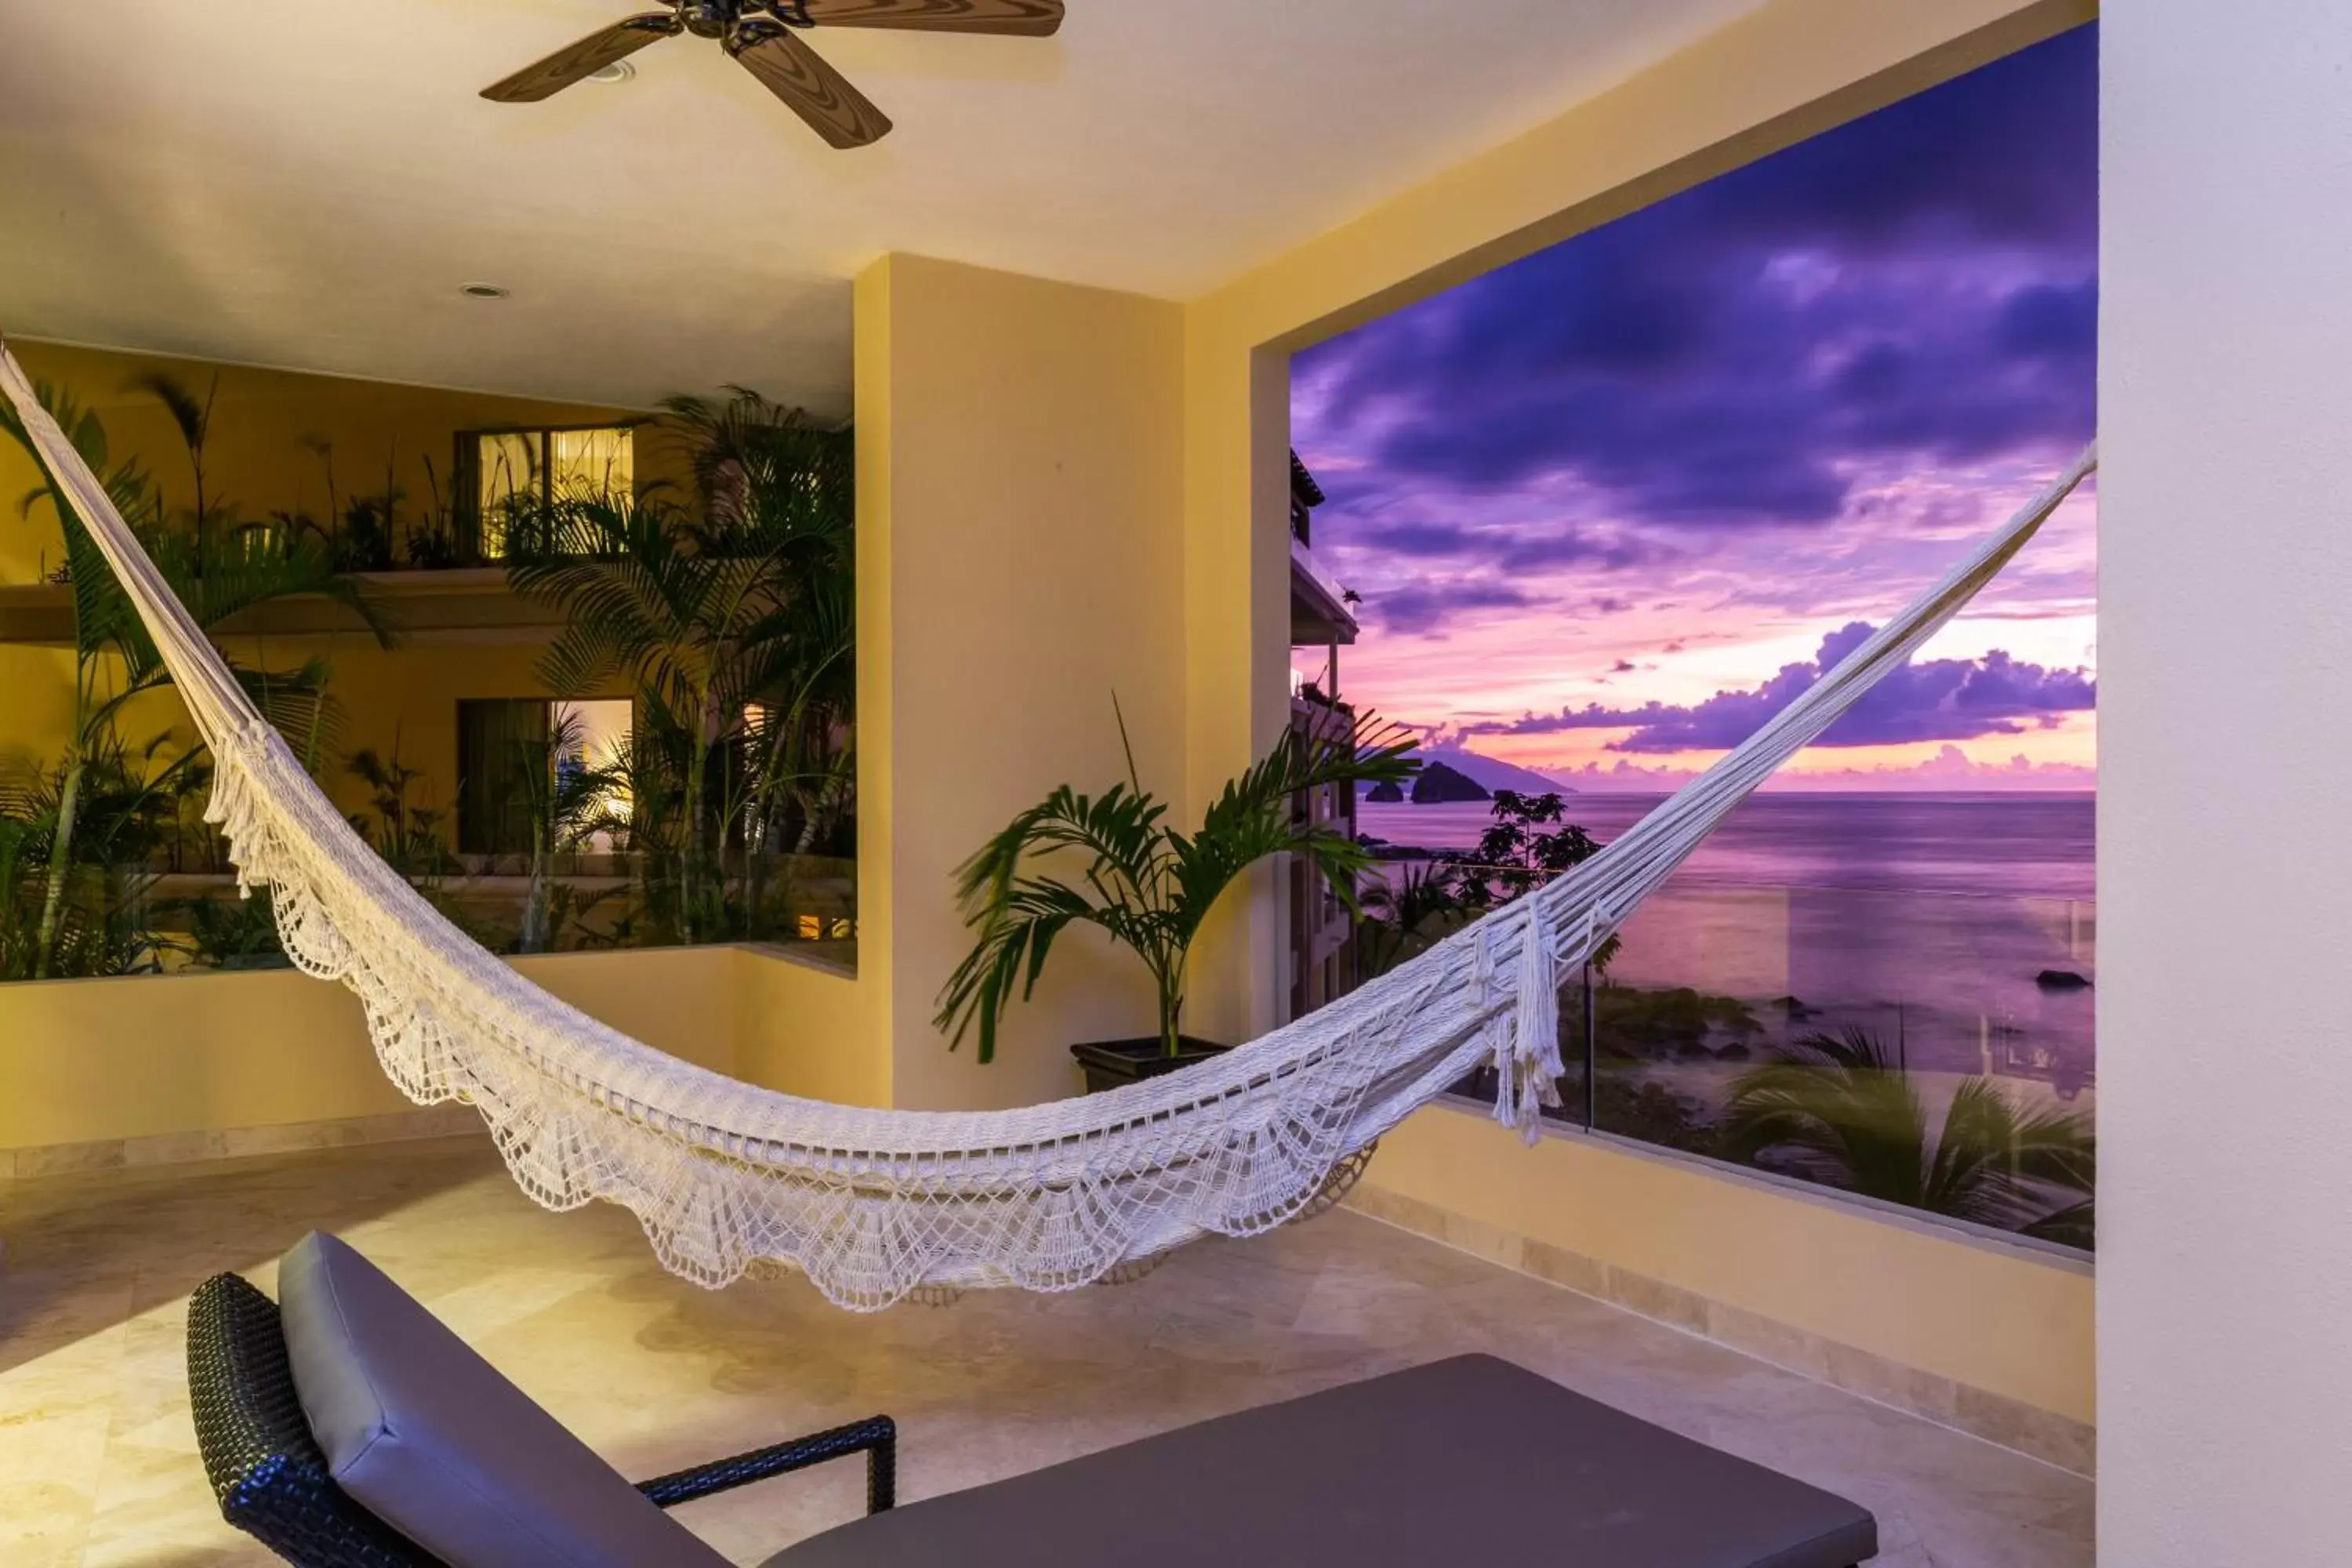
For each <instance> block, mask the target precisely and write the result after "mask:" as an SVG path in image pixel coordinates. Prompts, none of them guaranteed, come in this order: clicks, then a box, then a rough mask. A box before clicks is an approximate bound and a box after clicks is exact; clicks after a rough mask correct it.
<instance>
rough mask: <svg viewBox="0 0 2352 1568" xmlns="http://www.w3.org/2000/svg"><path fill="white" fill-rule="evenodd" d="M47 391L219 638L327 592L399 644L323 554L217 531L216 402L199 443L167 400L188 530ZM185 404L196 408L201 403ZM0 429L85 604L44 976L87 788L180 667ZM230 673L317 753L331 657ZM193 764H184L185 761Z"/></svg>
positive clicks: (2, 421) (92, 425)
mask: <svg viewBox="0 0 2352 1568" xmlns="http://www.w3.org/2000/svg"><path fill="white" fill-rule="evenodd" d="M36 393H37V395H38V397H39V399H40V402H41V405H42V407H43V408H44V409H46V410H47V412H48V414H49V416H50V417H51V418H53V419H55V420H56V421H57V423H58V426H59V427H60V428H61V429H62V430H63V431H64V432H65V433H66V436H67V438H68V440H69V441H70V442H71V443H72V445H73V447H74V449H75V451H76V453H77V454H78V455H79V457H80V458H81V459H82V461H83V462H84V463H85V464H86V465H87V466H88V467H89V469H90V470H91V471H92V472H93V473H96V474H98V475H100V476H101V482H102V484H103V487H104V489H105V492H106V496H107V499H108V500H109V502H110V504H111V506H112V507H113V509H114V510H115V511H116V512H117V513H118V514H120V515H121V518H122V520H123V521H124V522H125V523H127V524H128V525H129V526H130V527H131V531H132V532H133V533H134V534H135V535H136V536H137V537H138V539H139V542H140V543H141V544H142V546H143V547H144V549H145V550H146V552H147V554H148V556H149V558H150V559H152V561H153V562H154V563H155V566H156V568H157V570H158V571H159V572H160V573H161V574H162V575H163V579H164V581H165V583H166V584H168V585H169V586H170V587H171V589H172V590H173V593H174V594H176V595H178V597H179V599H180V602H181V603H182V604H183V605H185V606H186V607H187V610H188V612H189V614H190V615H191V616H193V617H194V620H195V622H196V624H197V625H198V626H202V627H203V628H205V630H207V631H215V630H216V629H217V628H219V627H220V626H222V625H223V624H224V623H226V622H228V621H229V620H231V619H232V618H233V617H235V616H237V615H239V614H240V613H242V612H244V611H246V610H249V609H251V608H253V607H254V606H255V605H260V604H263V603H266V602H268V601H269V600H271V599H276V598H280V597H283V596H285V595H292V594H320V595H327V596H330V597H332V598H335V599H337V600H339V601H340V602H341V603H342V604H344V605H347V606H349V607H350V608H352V610H353V611H354V612H355V613H357V614H358V615H359V616H361V618H362V620H363V621H364V622H365V623H366V624H367V625H368V626H370V628H371V629H373V631H374V632H375V634H376V636H377V637H378V640H379V641H380V642H382V643H383V644H385V645H386V646H389V645H390V643H391V640H392V634H391V630H390V628H389V626H388V625H387V624H386V623H385V622H384V620H383V617H382V616H380V615H379V614H378V613H377V611H376V610H375V608H374V606H373V605H372V604H371V603H370V602H369V601H368V600H367V599H366V598H365V597H364V596H363V595H362V594H361V593H360V592H359V590H358V588H357V587H356V586H355V585H354V584H351V583H350V582H349V581H348V580H347V579H344V578H341V577H340V576H338V575H337V574H336V573H335V571H334V567H333V563H332V562H331V560H330V559H329V557H328V556H327V554H326V552H324V551H323V550H321V549H320V548H318V547H317V546H316V545H315V544H314V543H312V542H309V541H306V540H298V539H293V538H289V537H287V536H285V535H282V534H279V533H278V532H275V531H253V532H239V533H227V534H225V533H224V532H223V531H220V530H218V529H213V530H211V531H206V529H205V522H206V520H207V518H208V517H209V518H214V519H217V518H218V517H221V516H225V515H226V514H227V509H226V507H225V506H224V504H223V503H220V502H217V501H215V500H213V499H211V498H210V497H209V496H208V495H207V494H206V493H205V490H204V488H203V483H204V481H203V472H204V470H203V462H202V455H201V448H202V445H203V441H204V440H205V437H206V435H207V434H208V432H209V429H210V423H211V408H210V404H209V401H207V402H206V403H205V405H201V407H200V408H197V409H195V411H194V413H195V415H199V416H200V418H198V423H197V425H196V426H195V427H194V433H193V434H192V433H191V431H190V427H189V425H188V418H189V417H190V416H191V415H190V413H189V411H188V410H185V409H184V408H182V407H181V406H179V405H177V404H176V403H173V402H172V401H171V400H167V405H170V406H171V407H172V411H173V418H174V420H175V422H177V423H179V424H180V425H181V426H182V428H183V435H184V437H185V438H187V439H188V440H189V441H190V443H191V459H190V460H191V463H192V465H193V467H194V472H195V474H196V476H197V487H198V488H197V498H198V500H197V505H196V509H195V511H194V517H195V523H196V526H195V528H194V529H193V530H191V531H180V530H177V529H174V528H173V527H171V526H170V525H169V524H168V523H167V522H166V521H164V508H163V500H162V495H161V491H160V489H159V488H158V487H157V486H156V484H155V483H154V481H153V480H152V479H150V477H149V476H148V475H147V474H146V472H145V470H144V469H142V468H141V467H140V466H139V464H138V463H137V462H136V461H135V460H132V459H125V460H123V461H121V462H120V463H114V462H111V461H110V451H109V443H108V440H107V435H106V429H105V426H104V425H103V424H102V423H101V422H100V420H99V418H98V416H97V415H96V414H95V413H94V412H92V411H91V410H89V409H88V408H86V407H84V406H82V405H80V404H79V403H78V402H76V401H75V400H74V399H73V397H72V396H71V395H69V394H68V393H66V392H64V391H63V390H62V389H60V388H57V387H54V386H49V385H47V384H43V385H41V386H38V387H37V388H36ZM159 395H161V394H160V393H159ZM184 401H187V402H189V403H191V404H193V400H192V399H184ZM0 429H5V430H6V431H7V432H8V434H9V435H10V436H12V437H15V438H16V441H17V442H18V444H19V445H21V446H22V447H24V448H25V450H26V453H27V454H29V455H30V456H31V457H32V458H33V460H34V462H35V464H36V465H37V466H38V468H40V471H41V477H42V483H41V484H40V485H39V486H38V487H37V488H36V489H34V490H32V491H31V492H30V493H29V494H27V495H26V497H24V499H23V500H22V501H21V502H20V505H19V510H21V511H23V513H24V514H25V515H26V517H28V518H29V517H31V516H33V515H35V513H36V511H37V509H38V508H39V507H40V506H41V505H43V504H44V503H47V505H49V506H50V507H51V508H52V509H53V510H55V511H56V512H57V515H58V525H59V528H60V530H61V531H62V533H63V536H64V541H65V553H66V563H65V568H66V575H67V578H68V582H69V583H70V584H71V587H72V592H73V603H74V700H73V714H72V719H71V721H70V724H69V728H68V737H67V742H66V752H65V755H64V757H63V758H62V760H61V761H60V763H59V764H58V770H59V784H58V800H57V805H56V813H55V823H54V826H53V827H52V829H51V832H50V835H49V840H48V842H49V848H48V858H47V871H46V873H45V880H46V887H45V889H44V893H43V908H42V913H41V917H40V921H39V924H38V927H37V935H36V939H35V960H34V966H33V967H34V975H35V977H36V978H38V977H42V976H46V975H47V974H48V973H50V972H51V969H52V966H53V964H54V962H55V959H56V953H57V948H58V941H59V938H60V933H61V930H62V926H61V922H62V921H63V919H64V915H65V908H66V899H67V884H68V881H69V880H70V879H71V878H72V874H73V868H74V866H75V864H76V862H77V858H79V856H80V855H81V854H82V851H81V849H80V848H79V847H78V838H79V830H80V826H81V816H82V795H83V792H84V786H85V784H86V783H87V782H88V781H89V777H90V774H91V771H92V768H93V766H94V765H97V764H99V763H101V762H102V761H103V760H104V759H105V758H107V757H109V756H110V755H120V754H121V747H120V744H119V742H116V741H115V739H114V731H115V726H116V722H117V721H118V719H119V718H120V717H121V714H122V712H123V710H124V709H125V708H126V707H127V706H128V705H129V704H130V703H131V702H132V701H133V700H135V699H137V698H138V697H140V696H141V695H142V694H143V693H145V692H149V691H153V690H157V689H162V688H163V687H165V686H167V685H169V684H170V682H171V672H170V671H169V670H168V669H166V668H164V665H163V657H162V655H161V654H160V653H159V652H158V650H157V648H156V647H155V643H154V640H153V638H152V637H150V636H149V635H148V632H147V628H146V626H145V624H144V623H142V621H141V620H140V618H139V614H138V611H137V609H136V608H135V607H134V606H133V605H132V604H131V599H130V597H129V595H126V594H125V593H124V592H123V591H122V588H121V584H120V583H119V582H117V581H116V579H115V576H114V573H113V569H112V567H111V566H110V564H109V563H108V562H107V560H106V558H105V556H104V555H103V554H102V553H101V552H100V550H99V548H98V544H97V542H96V540H95V539H94V538H93V537H92V536H91V534H90V532H89V527H88V525H87V522H86V520H84V519H83V518H82V517H81V516H80V515H79V512H77V511H76V510H75V509H74V507H73V506H72V505H71V504H69V502H68V500H67V496H66V492H65V491H64V489H62V487H60V486H59V484H58V480H57V476H56V475H55V474H53V473H52V472H50V470H49V468H48V465H47V460H46V458H43V456H42V454H41V453H40V451H39V450H38V448H37V447H35V446H34V444H33V441H32V438H31V436H30V433H29V432H28V431H26V428H25V426H24V424H23V421H22V420H21V419H19V418H18V417H17V416H16V412H15V410H13V409H6V408H0ZM232 669H233V670H234V671H235V673H236V678H237V679H238V680H239V682H240V684H241V685H243V686H244V688H245V689H246V691H247V696H249V697H251V698H252V699H253V700H255V702H256V704H257V706H258V707H259V708H260V710H262V712H263V713H264V714H265V715H267V716H268V718H269V719H270V721H272V722H273V723H275V724H277V725H278V728H279V729H280V730H281V731H286V732H287V733H288V734H289V737H291V738H293V739H294V740H295V741H296V742H297V743H298V744H300V745H302V746H304V747H306V748H307V749H309V750H310V751H312V752H315V747H316V743H317V741H318V738H319V736H320V733H321V732H322V731H324V730H325V728H326V727H327V725H328V723H329V722H330V715H329V698H328V692H327V687H328V679H329V670H328V668H327V666H326V664H325V662H324V661H323V660H318V659H313V660H310V661H307V662H306V663H304V664H303V665H302V666H301V667H299V668H296V669H293V670H289V671H279V672H271V671H268V670H264V669H248V668H241V667H237V666H236V665H235V664H232ZM150 751H151V752H152V748H150ZM185 761H186V759H185V756H184V757H183V758H182V759H181V765H184V763H185Z"/></svg>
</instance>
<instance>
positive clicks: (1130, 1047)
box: [1070, 1035, 1233, 1094]
mask: <svg viewBox="0 0 2352 1568" xmlns="http://www.w3.org/2000/svg"><path fill="white" fill-rule="evenodd" d="M1176 1043H1177V1046H1178V1047H1179V1049H1178V1052H1177V1054H1176V1055H1174V1056H1172V1057H1171V1056H1170V1055H1169V1054H1168V1047H1167V1046H1166V1044H1165V1043H1164V1042H1162V1041H1161V1039H1160V1037H1159V1036H1157V1035H1149V1036H1146V1037H1144V1038H1142V1039H1139V1040H1088V1041H1087V1042H1086V1043H1085V1044H1083V1045H1076V1046H1072V1047H1070V1055H1072V1056H1074V1057H1076V1058H1078V1068H1079V1069H1080V1070H1081V1071H1083V1072H1084V1073H1085V1074H1086V1075H1087V1093H1088V1094H1100V1093H1101V1092H1102V1091H1103V1090H1105V1089H1117V1088H1118V1087H1119V1085H1121V1084H1126V1083H1133V1082H1135V1081H1136V1080H1137V1079H1146V1078H1158V1077H1159V1076H1160V1074H1162V1073H1171V1072H1174V1071H1175V1070H1176V1069H1177V1068H1188V1067H1191V1066H1192V1064H1193V1063H1194V1062H1204V1061H1207V1060H1208V1059H1209V1058H1212V1057H1221V1056H1223V1055H1224V1054H1225V1053H1226V1052H1227V1051H1229V1050H1232V1049H1233V1047H1231V1046H1220V1045H1215V1044H1213V1043H1212V1042H1210V1041H1208V1040H1196V1039H1194V1038H1193V1037H1192V1036H1190V1035H1179V1036H1178V1037H1176Z"/></svg>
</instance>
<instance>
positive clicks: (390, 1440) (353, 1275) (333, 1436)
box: [278, 1232, 726, 1568]
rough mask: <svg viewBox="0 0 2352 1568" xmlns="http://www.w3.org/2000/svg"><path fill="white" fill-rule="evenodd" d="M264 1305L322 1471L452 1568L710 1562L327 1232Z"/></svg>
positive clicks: (709, 1566)
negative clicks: (321, 1456)
mask: <svg viewBox="0 0 2352 1568" xmlns="http://www.w3.org/2000/svg"><path fill="white" fill-rule="evenodd" d="M278 1313H279V1317H280V1320H281V1321H282V1322H283V1324H284V1326H285V1332H286V1353H287V1357H288V1359H289V1361H290V1362H291V1363H292V1364H293V1369H294V1388H295V1392H296V1394H299V1396H300V1398H301V1401H302V1414H303V1415H304V1416H305V1418H307V1419H308V1420H309V1422H310V1431H311V1433H312V1435H313V1436H316V1437H317V1438H318V1440H319V1447H320V1448H322V1449H324V1450H325V1451H326V1455H327V1463H328V1468H330V1470H331V1472H332V1473H333V1475H334V1478H335V1482H336V1484H337V1485H338V1486H340V1487H341V1488H342V1489H343V1490H344V1491H346V1492H348V1493H350V1494H351V1495H352V1497H353V1498H354V1499H356V1500H358V1501H359V1503H360V1504H361V1506H362V1507H364V1508H365V1509H367V1510H368V1511H369V1512H371V1513H373V1514H374V1515H376V1516H377V1517H378V1518H379V1519H382V1520H383V1521H384V1522H385V1523H386V1524H389V1525H391V1526H392V1527H393V1528H394V1529H395V1530H397V1531H400V1532H401V1533H402V1534H403V1535H405V1536H407V1537H408V1538H409V1539H410V1540H411V1541H414V1542H416V1543H417V1544H418V1545H420V1546H422V1547H424V1548H425V1550H426V1551H428V1552H432V1553H433V1554H434V1555H435V1556H436V1557H438V1558H440V1559H441V1560H442V1561H443V1562H444V1563H448V1564H450V1568H558V1565H561V1568H657V1565H658V1568H724V1564H725V1563H726V1559H725V1558H723V1557H721V1556H719V1553H718V1552H714V1551H712V1550H711V1549H710V1548H709V1547H708V1546H706V1545H704V1544H703V1543H702V1542H699V1541H698V1540H696V1539H695V1537H694V1536H693V1535H692V1534H690V1533H688V1531H687V1530H686V1528H685V1527H684V1526H683V1525H681V1524H679V1523H678V1522H677V1521H676V1520H673V1519H671V1518H670V1517H669V1516H668V1515H667V1514H666V1513H664V1512H662V1510H660V1509H658V1508H656V1507H655V1506H654V1505H653V1504H652V1503H651V1502H649V1501H648V1500H646V1497H645V1495H644V1494H643V1493H641V1492H639V1491H638V1490H637V1489H636V1488H635V1487H633V1486H631V1485H630V1484H629V1483H628V1482H627V1481H626V1480H624V1479H622V1478H621V1477H620V1475H618V1474H617V1473H616V1472H615V1471H614V1469H613V1468H612V1467H611V1466H609V1465H607V1464H605V1463H604V1460H602V1459H600V1458H597V1457H596V1456H595V1455H594V1454H593V1453H592V1452H590V1451H589V1449H588V1448H587V1447H586V1446H585V1445H583V1443H582V1442H581V1441H580V1440H579V1439H578V1438H577V1437H574V1436H572V1434H571V1433H569V1432H566V1431H565V1430H564V1429H563V1428H562V1426H558V1425H556V1423H555V1420H554V1418H553V1417H551V1416H550V1415H548V1414H547V1412H545V1411H543V1410H541V1408H540V1407H539V1406H538V1405H533V1404H532V1403H531V1402H530V1400H529V1399H527V1398H525V1397H524V1396H523V1394H522V1391H521V1390H520V1389H518V1388H517V1387H515V1385H514V1384H510V1383H509V1382H508V1381H507V1380H506V1379H505V1378H503V1377H501V1376H499V1374H498V1373H497V1372H496V1371H494V1370H493V1369H492V1368H491V1366H490V1363H488V1362H486V1361H484V1360H483V1359H482V1358H481V1357H480V1356H478V1355H476V1354H475V1353H474V1352H472V1351H471V1350H469V1349H467V1346H466V1344H465V1342H463V1341H461V1340H459V1339H458V1338H457V1335H455V1334H453V1333H451V1332H450V1331H448V1330H447V1329H446V1328H444V1327H442V1325H441V1324H440V1322H439V1321H437V1320H436V1319H435V1318H434V1316H433V1315H432V1314H431V1313H430V1312H427V1311H426V1310H425V1309H424V1308H423V1307H421V1306H419V1305H417V1303H416V1302H415V1300H414V1299H412V1298H411V1297H410V1296H408V1295H407V1293H406V1292H404V1291H403V1290H402V1289H400V1287H399V1286H397V1285H394V1283H393V1282H392V1281H391V1280H390V1279H386V1278H384V1276H383V1272H382V1271H381V1270H380V1269H378V1268H376V1267H375V1265H373V1264H372V1263H370V1262H369V1261H368V1260H367V1259H366V1258H362V1257H361V1256H360V1255H359V1254H358V1253H356V1252H354V1251H352V1249H351V1248H350V1247H346V1246H344V1245H343V1244H342V1243H341V1242H340V1241H338V1240H336V1239H335V1238H334V1237H331V1236H320V1235H318V1234H317V1233H315V1232H314V1233H313V1234H311V1235H310V1236H307V1237H303V1238H302V1240H301V1241H300V1242H299V1243H298V1244H297V1245H296V1246H295V1247H294V1250H293V1251H291V1252H289V1253H288V1254H287V1255H286V1257H285V1259H284V1260H283V1261H282V1262H281V1263H279V1265H278ZM580 1353H581V1354H582V1355H583V1356H593V1355H594V1354H595V1353H596V1351H595V1348H594V1347H593V1346H590V1345H583V1346H582V1347H581V1348H580Z"/></svg>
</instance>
